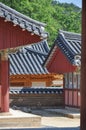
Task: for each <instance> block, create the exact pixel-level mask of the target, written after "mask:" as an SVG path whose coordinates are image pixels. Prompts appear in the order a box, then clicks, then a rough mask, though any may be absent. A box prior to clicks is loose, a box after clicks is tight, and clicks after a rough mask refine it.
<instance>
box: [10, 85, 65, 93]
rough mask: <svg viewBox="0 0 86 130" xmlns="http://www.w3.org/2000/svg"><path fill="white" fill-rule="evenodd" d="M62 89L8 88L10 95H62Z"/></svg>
mask: <svg viewBox="0 0 86 130" xmlns="http://www.w3.org/2000/svg"><path fill="white" fill-rule="evenodd" d="M62 93H63V88H61V87H58V88H57V87H53V88H52V87H48V88H47V87H46V88H23V87H19V88H18V87H14V88H13V87H10V94H62Z"/></svg>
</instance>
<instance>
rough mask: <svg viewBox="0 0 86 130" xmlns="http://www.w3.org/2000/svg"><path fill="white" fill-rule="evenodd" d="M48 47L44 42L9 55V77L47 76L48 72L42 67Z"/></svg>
mask: <svg viewBox="0 0 86 130" xmlns="http://www.w3.org/2000/svg"><path fill="white" fill-rule="evenodd" d="M48 52H49V47H48V44H47V42H46V41H42V42H41V43H39V44H34V45H30V46H27V47H24V48H22V50H20V51H18V52H16V53H14V54H9V59H10V75H16V74H47V73H49V72H48V70H47V69H46V68H45V67H43V66H42V64H43V62H44V60H45V58H46V56H47V55H48Z"/></svg>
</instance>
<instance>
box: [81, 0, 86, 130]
mask: <svg viewBox="0 0 86 130" xmlns="http://www.w3.org/2000/svg"><path fill="white" fill-rule="evenodd" d="M81 57H82V58H81V130H86V0H82V54H81Z"/></svg>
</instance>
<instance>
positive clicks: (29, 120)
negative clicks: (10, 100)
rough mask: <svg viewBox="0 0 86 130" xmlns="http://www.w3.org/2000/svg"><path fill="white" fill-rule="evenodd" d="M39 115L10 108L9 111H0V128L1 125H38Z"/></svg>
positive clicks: (15, 126) (39, 123) (39, 124)
mask: <svg viewBox="0 0 86 130" xmlns="http://www.w3.org/2000/svg"><path fill="white" fill-rule="evenodd" d="M40 126H41V117H40V116H37V115H34V114H30V113H25V112H22V111H20V110H12V109H10V112H9V113H0V128H1V127H2V128H3V127H10V128H11V127H14V128H17V127H33V128H34V127H40Z"/></svg>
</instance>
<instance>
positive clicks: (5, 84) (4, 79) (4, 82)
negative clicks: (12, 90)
mask: <svg viewBox="0 0 86 130" xmlns="http://www.w3.org/2000/svg"><path fill="white" fill-rule="evenodd" d="M8 73H9V69H8V54H7V53H6V51H3V52H2V55H1V112H8V111H9V75H8Z"/></svg>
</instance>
